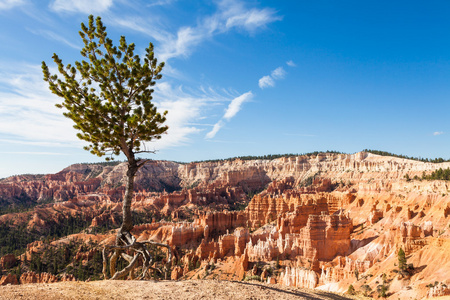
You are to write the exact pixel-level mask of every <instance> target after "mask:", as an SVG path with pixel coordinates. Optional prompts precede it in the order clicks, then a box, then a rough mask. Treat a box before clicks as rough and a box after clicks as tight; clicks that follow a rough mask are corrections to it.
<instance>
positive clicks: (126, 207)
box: [119, 158, 139, 235]
mask: <svg viewBox="0 0 450 300" xmlns="http://www.w3.org/2000/svg"><path fill="white" fill-rule="evenodd" d="M138 169H139V167H138V164H137V161H136V160H135V159H134V158H131V159H129V160H128V171H127V186H126V190H125V197H124V199H123V205H122V216H123V220H122V227H121V228H120V231H119V235H123V234H125V233H129V232H130V231H131V230H132V229H133V220H132V218H131V201H132V200H133V195H134V177H135V176H136V173H137V171H138Z"/></svg>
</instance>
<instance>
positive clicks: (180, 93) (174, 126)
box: [152, 82, 229, 149]
mask: <svg viewBox="0 0 450 300" xmlns="http://www.w3.org/2000/svg"><path fill="white" fill-rule="evenodd" d="M154 99H155V104H156V106H157V107H158V110H159V111H161V112H163V111H165V110H167V111H168V114H167V121H166V124H167V125H168V126H169V130H168V132H167V134H166V135H163V136H162V138H161V140H159V141H155V142H154V143H152V146H153V147H155V148H156V149H164V148H168V147H175V146H180V145H184V144H187V143H189V142H190V140H191V136H192V135H194V134H197V133H199V132H201V131H203V130H204V129H200V128H199V126H201V127H203V126H204V125H208V124H203V125H200V124H198V121H199V120H202V119H204V118H205V115H206V114H207V111H208V110H209V109H210V106H211V103H214V102H218V103H220V102H224V101H228V100H229V98H228V96H223V95H221V94H219V93H217V92H216V91H215V90H213V89H204V88H201V89H200V90H190V91H185V90H184V89H183V87H181V86H179V87H176V88H174V87H172V86H171V85H170V84H169V83H167V82H161V83H158V84H157V85H156V86H155V94H154ZM158 99H163V100H158Z"/></svg>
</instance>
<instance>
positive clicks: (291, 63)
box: [286, 60, 297, 67]
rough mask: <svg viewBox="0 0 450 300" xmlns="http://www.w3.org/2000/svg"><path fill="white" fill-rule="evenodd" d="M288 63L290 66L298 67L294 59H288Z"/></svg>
mask: <svg viewBox="0 0 450 300" xmlns="http://www.w3.org/2000/svg"><path fill="white" fill-rule="evenodd" d="M286 64H287V65H288V66H289V67H296V66H297V65H296V64H295V63H294V62H293V61H292V60H290V61H287V62H286Z"/></svg>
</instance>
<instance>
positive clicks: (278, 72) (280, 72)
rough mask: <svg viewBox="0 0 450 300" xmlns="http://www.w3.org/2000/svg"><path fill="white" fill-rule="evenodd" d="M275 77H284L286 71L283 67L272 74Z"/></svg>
mask: <svg viewBox="0 0 450 300" xmlns="http://www.w3.org/2000/svg"><path fill="white" fill-rule="evenodd" d="M270 75H271V76H272V78H273V79H283V78H284V75H286V71H285V70H284V69H283V68H282V67H278V68H276V69H275V70H273V71H272V73H271V74H270Z"/></svg>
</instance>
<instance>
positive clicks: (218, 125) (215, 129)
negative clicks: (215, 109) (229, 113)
mask: <svg viewBox="0 0 450 300" xmlns="http://www.w3.org/2000/svg"><path fill="white" fill-rule="evenodd" d="M223 125H224V122H223V121H222V120H220V121H219V122H217V123H216V124H214V126H213V129H212V130H211V131H210V132H208V133H207V134H206V136H205V138H207V139H212V138H213V137H215V136H216V134H217V132H219V130H220V129H221V128H222V127H223Z"/></svg>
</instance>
